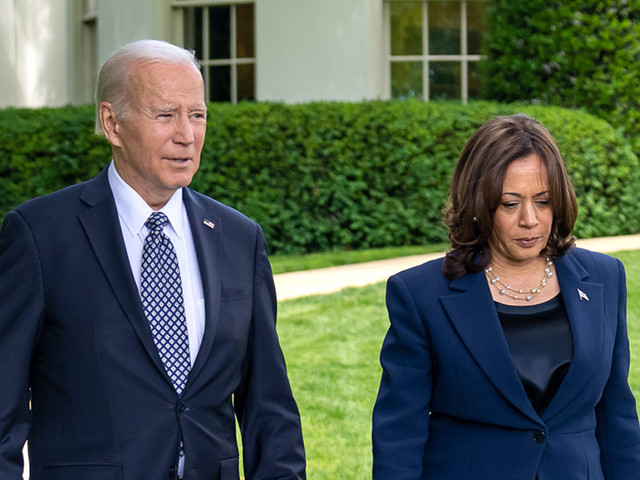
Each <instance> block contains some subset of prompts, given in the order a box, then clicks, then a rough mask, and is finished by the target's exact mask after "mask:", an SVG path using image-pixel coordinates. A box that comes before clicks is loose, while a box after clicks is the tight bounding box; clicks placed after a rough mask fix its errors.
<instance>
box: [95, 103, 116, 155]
mask: <svg viewBox="0 0 640 480" xmlns="http://www.w3.org/2000/svg"><path fill="white" fill-rule="evenodd" d="M98 116H99V118H100V124H101V125H102V130H103V131H104V136H105V137H107V140H109V143H111V145H113V146H114V147H119V146H121V141H120V134H119V130H120V124H119V120H118V117H117V115H116V111H115V108H113V104H111V103H110V102H100V105H98Z"/></svg>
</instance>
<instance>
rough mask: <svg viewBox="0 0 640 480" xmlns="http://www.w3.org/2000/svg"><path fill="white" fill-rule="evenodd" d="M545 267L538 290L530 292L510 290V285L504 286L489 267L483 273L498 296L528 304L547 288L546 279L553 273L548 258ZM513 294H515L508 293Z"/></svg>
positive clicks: (551, 263)
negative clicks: (496, 290) (495, 289)
mask: <svg viewBox="0 0 640 480" xmlns="http://www.w3.org/2000/svg"><path fill="white" fill-rule="evenodd" d="M546 262H547V265H546V266H545V267H544V276H543V277H542V280H540V285H539V286H538V288H532V289H531V290H522V289H520V290H516V289H515V288H511V285H507V284H505V283H504V282H503V281H502V280H501V279H500V277H498V276H497V275H496V274H495V273H493V268H491V267H490V266H489V267H487V268H486V269H485V271H484V273H485V274H486V275H487V278H488V279H489V282H490V283H491V285H493V286H494V287H496V288H497V289H498V292H500V295H505V296H507V297H510V298H513V299H514V300H524V301H527V302H529V301H530V300H531V299H532V298H533V297H535V296H536V295H538V294H539V293H540V292H541V291H542V289H543V288H544V287H546V286H547V279H548V278H550V277H552V276H553V272H552V271H551V265H553V262H552V261H551V259H550V258H549V257H547V258H546ZM509 292H515V293H509Z"/></svg>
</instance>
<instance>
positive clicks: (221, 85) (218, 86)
mask: <svg viewBox="0 0 640 480" xmlns="http://www.w3.org/2000/svg"><path fill="white" fill-rule="evenodd" d="M209 101H210V102H230V101H231V67H230V66H228V65H224V66H220V67H209Z"/></svg>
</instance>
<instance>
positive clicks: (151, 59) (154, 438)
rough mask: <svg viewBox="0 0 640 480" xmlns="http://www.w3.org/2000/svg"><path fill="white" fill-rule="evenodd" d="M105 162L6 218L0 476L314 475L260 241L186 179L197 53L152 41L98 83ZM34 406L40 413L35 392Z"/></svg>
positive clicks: (290, 478) (195, 153)
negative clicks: (91, 174)
mask: <svg viewBox="0 0 640 480" xmlns="http://www.w3.org/2000/svg"><path fill="white" fill-rule="evenodd" d="M96 107H97V108H96V113H97V115H96V117H97V122H96V125H97V131H98V132H100V133H102V134H104V135H105V137H106V138H107V139H108V141H109V142H110V143H111V146H112V154H113V161H112V162H111V163H110V164H109V165H108V167H107V168H105V170H103V171H102V172H101V173H100V174H99V175H98V176H96V177H95V178H93V179H92V180H89V181H88V182H85V183H82V184H78V185H74V186H72V187H69V188H66V189H64V190H61V191H59V192H56V193H53V194H51V195H47V196H45V197H41V198H38V199H34V200H31V201H29V202H27V203H25V204H23V205H21V206H19V207H17V208H16V209H15V210H14V211H13V212H10V213H9V214H8V215H7V216H6V217H5V220H4V222H3V225H2V230H1V231H0V291H2V292H3V294H2V295H0V385H1V387H0V388H1V392H2V393H1V394H0V478H2V480H14V479H15V480H17V479H20V478H22V471H23V464H22V463H23V462H22V446H23V445H24V443H25V441H26V440H27V439H28V440H29V458H30V470H31V472H30V473H31V479H32V480H62V479H64V480H150V479H153V480H159V479H163V478H167V479H171V478H174V479H175V478H184V479H185V480H191V479H193V480H205V479H206V480H214V479H215V480H219V479H220V480H236V479H238V478H239V454H238V446H237V442H236V419H237V421H238V424H239V426H240V430H241V434H242V445H243V459H244V475H245V478H246V479H247V480H250V479H273V480H275V479H281V480H294V479H304V478H305V458H304V446H303V441H302V433H301V427H300V418H299V413H298V409H297V406H296V403H295V401H294V398H293V395H292V392H291V388H290V386H289V382H288V379H287V373H286V367H285V362H284V358H283V355H282V351H281V349H280V345H279V342H278V337H277V334H276V327H275V320H276V298H275V290H274V287H273V278H272V274H271V268H270V266H269V260H268V258H267V250H266V243H265V239H264V236H263V234H262V231H261V229H260V227H259V226H258V225H257V224H256V223H254V222H253V221H251V220H249V219H248V218H246V217H245V216H243V215H242V214H240V213H239V212H237V211H235V210H233V209H231V208H229V207H227V206H225V205H223V204H221V203H219V202H217V201H215V200H212V199H211V198H208V197H206V196H204V195H201V194H199V193H197V192H194V191H193V190H191V189H189V188H188V185H189V183H190V182H191V179H192V177H193V175H194V174H195V173H196V171H197V170H198V166H199V163H200V152H201V150H202V146H203V143H204V138H205V130H206V117H207V108H206V104H205V100H204V86H203V81H202V76H201V74H200V71H199V68H198V64H197V62H196V60H195V58H194V56H193V54H192V53H190V52H188V51H187V50H184V49H182V48H180V47H177V46H175V45H171V44H169V43H166V42H160V41H154V40H143V41H138V42H134V43H132V44H129V45H126V46H124V47H123V48H121V49H120V50H118V51H117V52H116V53H115V54H114V55H113V56H112V57H111V58H110V59H109V60H108V61H107V62H106V63H105V65H104V66H103V68H102V70H101V72H100V77H99V81H98V92H97V105H96ZM30 403H31V409H30V408H29V405H30Z"/></svg>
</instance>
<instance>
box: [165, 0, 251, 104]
mask: <svg viewBox="0 0 640 480" xmlns="http://www.w3.org/2000/svg"><path fill="white" fill-rule="evenodd" d="M251 4H253V9H254V15H255V9H256V1H233V0H173V3H172V7H173V8H174V9H177V10H179V11H180V14H181V17H182V20H181V22H180V25H181V26H182V28H181V32H180V37H181V38H182V42H184V33H183V32H184V25H185V20H184V9H185V8H189V7H203V8H204V7H213V6H229V7H231V8H230V15H231V18H230V22H231V25H230V27H231V28H230V36H231V38H230V42H231V45H230V57H229V58H221V59H211V58H209V55H210V52H209V34H210V31H209V15H203V16H202V21H203V26H202V43H203V45H202V54H203V57H204V58H202V59H201V58H199V59H198V63H199V64H200V66H201V67H202V76H203V77H204V80H205V81H204V84H205V90H206V92H205V98H207V99H208V98H209V83H210V82H209V68H208V67H216V66H225V67H226V66H229V67H230V69H231V79H230V82H231V98H230V102H231V103H233V104H236V103H238V66H239V65H254V69H255V68H256V57H255V56H253V57H245V58H238V52H237V37H238V32H237V17H236V15H237V13H236V7H237V6H238V5H251ZM255 30H256V27H255V24H254V26H253V31H254V42H255V38H256V37H255ZM254 54H255V45H254ZM254 95H255V92H254Z"/></svg>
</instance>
